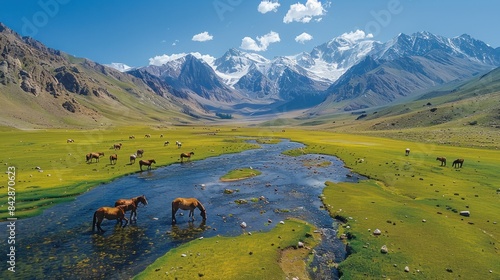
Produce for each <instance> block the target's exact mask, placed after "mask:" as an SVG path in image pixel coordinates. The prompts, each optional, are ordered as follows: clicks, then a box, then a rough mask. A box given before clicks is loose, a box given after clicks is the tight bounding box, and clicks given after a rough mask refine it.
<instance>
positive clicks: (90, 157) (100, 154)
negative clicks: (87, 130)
mask: <svg viewBox="0 0 500 280" xmlns="http://www.w3.org/2000/svg"><path fill="white" fill-rule="evenodd" d="M103 156H104V153H103V152H98V153H88V154H87V155H86V156H85V158H86V159H87V162H88V161H90V162H92V159H94V158H95V162H99V158H101V157H103Z"/></svg>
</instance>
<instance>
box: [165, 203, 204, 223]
mask: <svg viewBox="0 0 500 280" xmlns="http://www.w3.org/2000/svg"><path fill="white" fill-rule="evenodd" d="M195 208H198V209H200V215H201V217H202V218H203V220H206V219H207V211H206V210H205V207H203V204H201V202H200V201H199V200H198V199H196V198H182V197H178V198H176V199H174V200H173V201H172V224H175V223H177V220H176V219H175V213H177V210H179V209H181V210H189V217H190V218H192V219H193V220H194V209H195Z"/></svg>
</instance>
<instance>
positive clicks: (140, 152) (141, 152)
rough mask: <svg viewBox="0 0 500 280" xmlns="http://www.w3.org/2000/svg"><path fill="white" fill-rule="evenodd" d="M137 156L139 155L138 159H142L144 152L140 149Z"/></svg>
mask: <svg viewBox="0 0 500 280" xmlns="http://www.w3.org/2000/svg"><path fill="white" fill-rule="evenodd" d="M135 154H136V155H137V157H142V155H143V154H144V150H143V149H139V150H137V152H135Z"/></svg>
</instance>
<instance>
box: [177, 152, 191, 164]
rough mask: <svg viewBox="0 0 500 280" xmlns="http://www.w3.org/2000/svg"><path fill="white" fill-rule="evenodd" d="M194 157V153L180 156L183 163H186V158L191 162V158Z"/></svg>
mask: <svg viewBox="0 0 500 280" xmlns="http://www.w3.org/2000/svg"><path fill="white" fill-rule="evenodd" d="M192 155H194V153H193V152H189V153H182V154H181V155H180V157H181V162H184V158H187V159H188V161H189V160H191V156H192Z"/></svg>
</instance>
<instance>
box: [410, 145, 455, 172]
mask: <svg viewBox="0 0 500 280" xmlns="http://www.w3.org/2000/svg"><path fill="white" fill-rule="evenodd" d="M409 155H410V148H406V150H405V156H409ZM436 160H437V161H439V162H441V166H446V158H445V157H437V158H436ZM463 164H464V159H463V158H457V159H456V160H454V161H453V163H452V164H451V166H452V167H455V168H462V165H463Z"/></svg>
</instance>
